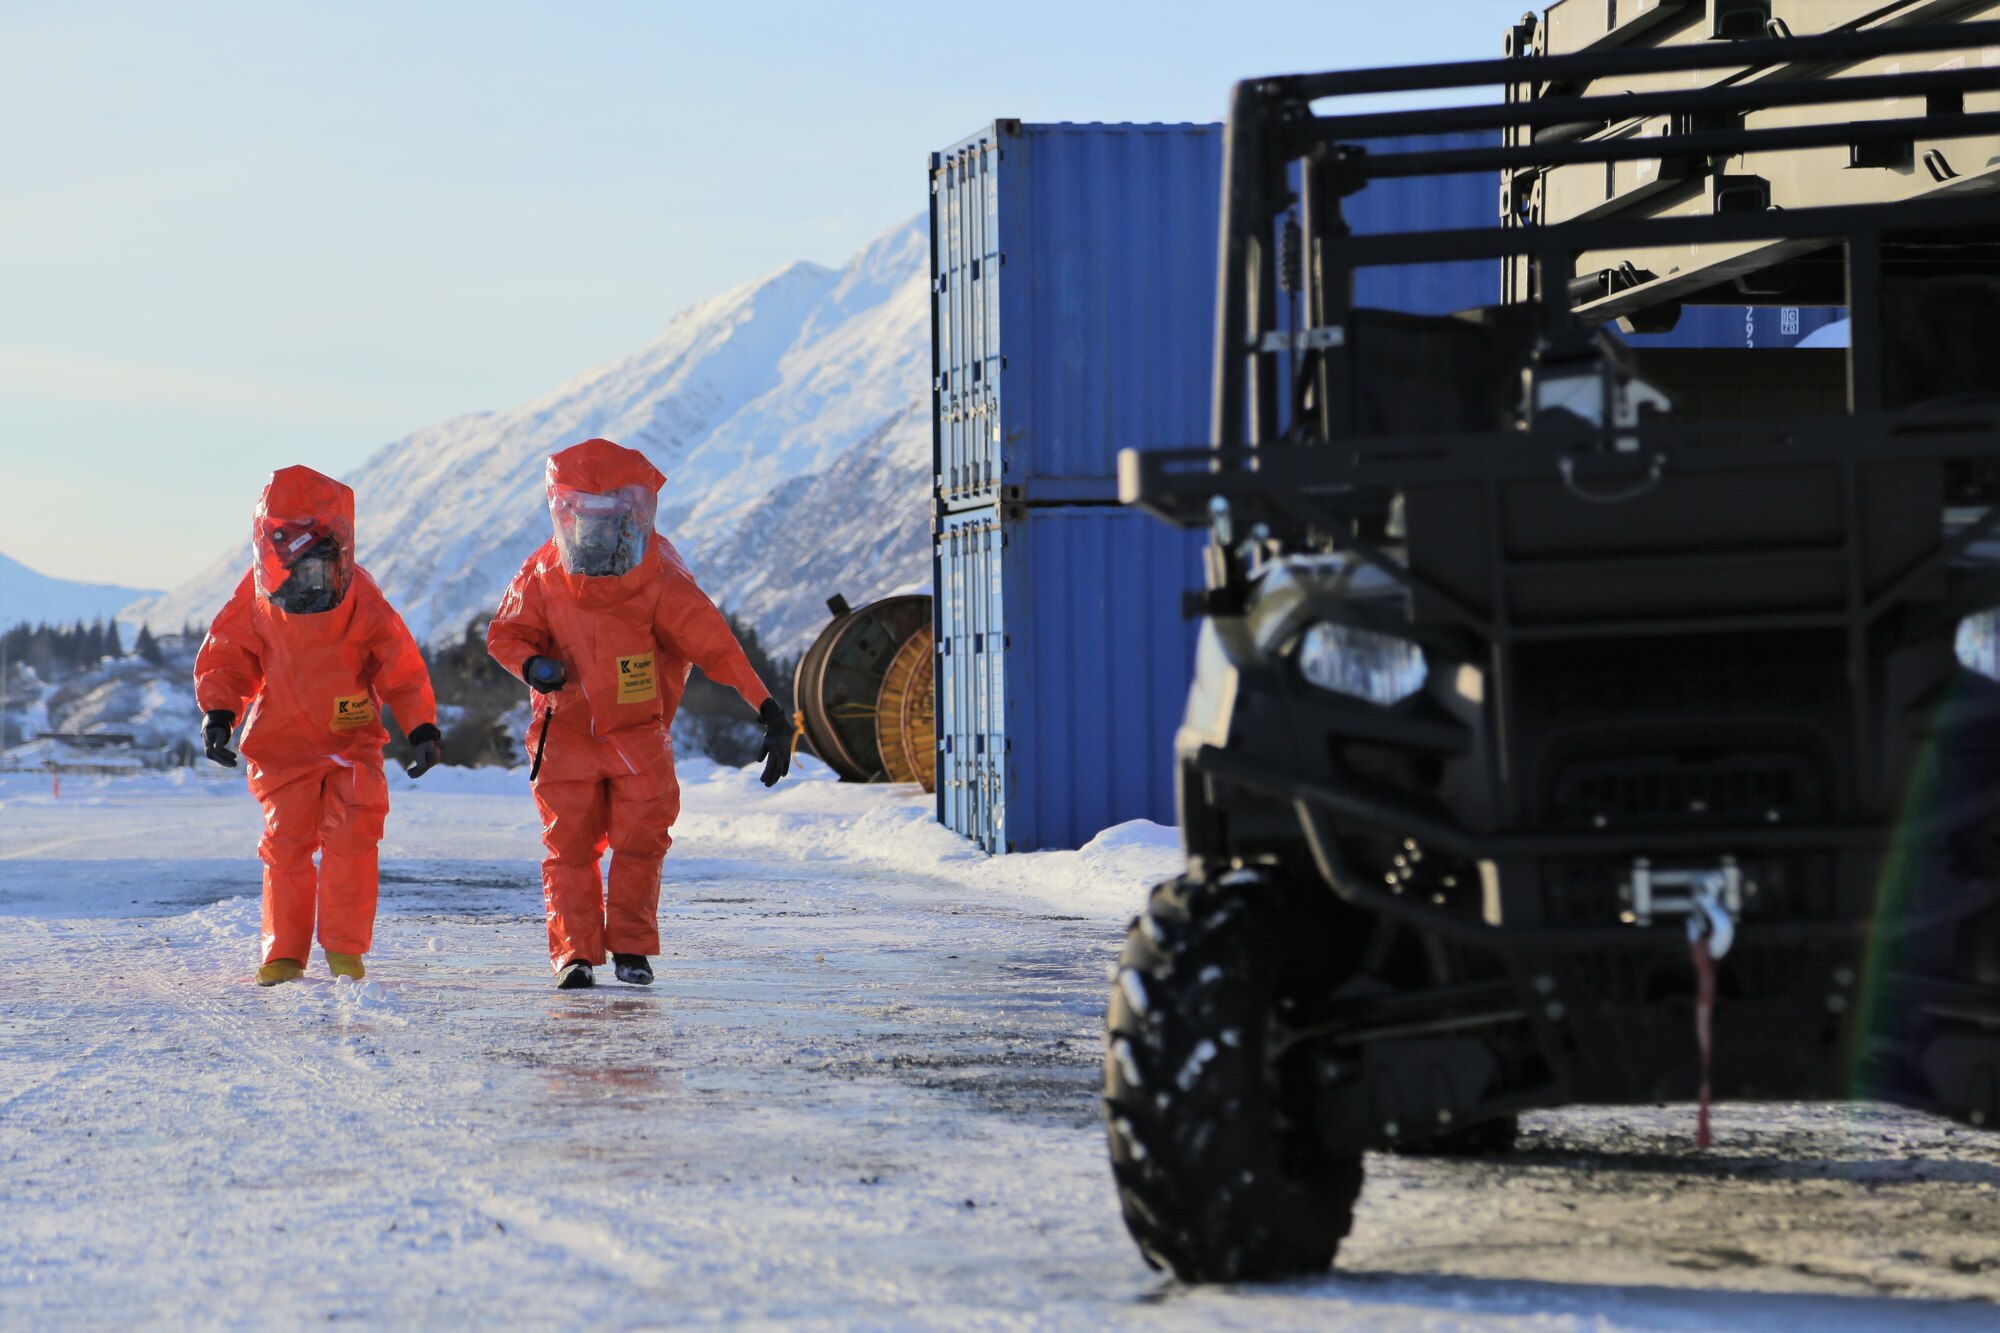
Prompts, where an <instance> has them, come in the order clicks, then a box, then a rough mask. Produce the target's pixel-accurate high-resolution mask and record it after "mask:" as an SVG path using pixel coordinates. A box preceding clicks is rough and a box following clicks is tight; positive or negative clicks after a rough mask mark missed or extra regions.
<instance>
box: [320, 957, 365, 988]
mask: <svg viewBox="0 0 2000 1333" xmlns="http://www.w3.org/2000/svg"><path fill="white" fill-rule="evenodd" d="M326 967H327V971H329V972H331V973H333V975H335V976H336V977H353V978H354V979H355V980H356V981H359V980H361V978H363V977H365V976H367V975H368V969H367V968H365V967H363V966H361V955H360V954H358V953H335V952H334V951H333V950H331V949H328V950H327V951H326Z"/></svg>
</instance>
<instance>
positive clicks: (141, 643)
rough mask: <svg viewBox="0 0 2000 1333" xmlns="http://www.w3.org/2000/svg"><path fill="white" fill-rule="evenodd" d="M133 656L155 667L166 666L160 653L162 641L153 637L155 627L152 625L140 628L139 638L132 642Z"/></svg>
mask: <svg viewBox="0 0 2000 1333" xmlns="http://www.w3.org/2000/svg"><path fill="white" fill-rule="evenodd" d="M132 655H133V656H134V657H138V658H141V659H143V660H144V661H147V662H150V663H152V664H153V665H154V666H164V665H165V662H164V660H163V658H162V655H161V653H160V641H159V640H158V639H155V638H154V637H153V627H152V626H151V625H141V626H139V637H138V638H136V639H134V640H132Z"/></svg>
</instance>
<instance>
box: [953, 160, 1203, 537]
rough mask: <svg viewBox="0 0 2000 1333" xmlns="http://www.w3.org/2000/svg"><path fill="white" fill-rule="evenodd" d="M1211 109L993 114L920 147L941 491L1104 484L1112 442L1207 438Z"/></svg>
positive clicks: (1095, 490)
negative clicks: (1150, 118)
mask: <svg viewBox="0 0 2000 1333" xmlns="http://www.w3.org/2000/svg"><path fill="white" fill-rule="evenodd" d="M1221 180H1222V133H1221V127H1220V126H1216V125H1023V124H1022V123H1020V122H1019V121H1013V120H1001V121H995V122H994V123H993V124H992V125H991V126H989V127H987V128H986V129H984V130H982V131H980V132H979V133H978V134H975V135H973V136H972V137H970V138H968V139H966V140H964V141H963V142H961V143H959V144H956V145H954V146H953V147H951V148H949V149H947V150H945V151H944V152H942V153H937V154H934V155H933V156H932V158H931V292H932V296H931V330H932V357H933V360H932V375H933V380H932V412H933V415H932V422H933V428H934V434H933V441H934V456H933V461H934V464H935V469H936V473H937V478H936V484H937V491H938V495H939V497H940V498H941V499H942V500H943V501H944V503H945V504H946V505H947V506H951V505H965V506H976V505H981V504H989V503H992V502H994V501H995V500H998V499H1006V500H1010V501H1012V500H1025V501H1029V502H1031V503H1044V504H1046V503H1067V502H1073V501H1079V500H1110V499H1113V498H1115V496H1116V494H1117V487H1116V484H1115V482H1114V480H1113V479H1114V478H1115V476H1116V474H1117V466H1116V463H1117V457H1118V451H1119V450H1120V449H1135V448H1160V447H1176V446H1181V447H1184V446H1187V445H1198V444H1202V443H1205V442H1206V441H1207V439H1208V401H1209V379H1210V369H1209V361H1210V340H1211V339H1212V338H1213V337H1214V309H1215V241H1216V232H1217V227H1218V225H1219V222H1218V219H1219V208H1220V193H1219V192H1220V188H1221Z"/></svg>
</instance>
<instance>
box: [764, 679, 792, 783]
mask: <svg viewBox="0 0 2000 1333" xmlns="http://www.w3.org/2000/svg"><path fill="white" fill-rule="evenodd" d="M757 720H758V721H759V722H762V723H763V724H764V744H763V746H762V748H760V749H759V750H758V751H757V757H758V758H759V759H762V760H763V761H764V776H763V778H762V779H761V781H762V782H763V784H764V785H765V786H766V787H775V786H777V785H778V779H779V778H782V777H783V776H785V774H787V773H789V772H791V771H792V746H793V745H794V744H796V743H797V741H798V738H799V732H798V728H797V727H794V726H793V725H792V719H791V716H790V715H789V714H787V713H786V712H785V710H784V708H783V706H782V705H780V704H779V703H778V701H777V700H776V699H766V700H765V701H764V706H763V707H762V708H760V709H758V710H757Z"/></svg>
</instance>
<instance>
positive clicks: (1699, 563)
mask: <svg viewBox="0 0 2000 1333" xmlns="http://www.w3.org/2000/svg"><path fill="white" fill-rule="evenodd" d="M1597 7H1598V9H1600V10H1602V9H1604V8H1605V7H1604V6H1603V5H1602V4H1601V3H1600V4H1599V5H1598V6H1597ZM1632 8H1643V9H1644V10H1645V12H1646V14H1647V15H1650V16H1652V18H1653V19H1655V20H1657V19H1658V17H1659V14H1660V13H1668V14H1669V16H1670V17H1671V16H1672V15H1674V14H1678V15H1679V16H1680V17H1681V19H1684V20H1685V23H1684V24H1683V25H1682V26H1683V28H1686V27H1687V26H1688V25H1694V24H1700V23H1706V22H1709V21H1710V20H1711V19H1714V18H1715V15H1716V14H1718V13H1721V12H1722V11H1727V13H1726V14H1724V17H1729V16H1737V17H1740V15H1741V13H1747V12H1748V11H1749V10H1750V9H1752V8H1754V6H1748V5H1734V6H1730V5H1722V6H1716V5H1712V4H1711V5H1702V4H1672V3H1667V2H1666V0H1662V3H1661V4H1659V5H1657V6H1645V7H1640V6H1633V7H1632ZM1768 8H1769V6H1768V5H1767V6H1766V9H1768ZM1861 8H1863V9H1866V8H1868V7H1866V6H1863V7H1861ZM1895 8H1896V6H1891V5H1883V6H1876V7H1874V9H1875V17H1876V18H1878V19H1879V17H1880V12H1881V11H1884V10H1893V9H1895ZM1905 8H1907V9H1908V10H1909V11H1910V14H1913V15H1917V16H1919V17H1926V18H1934V17H1936V16H1938V15H1941V14H1943V15H1946V16H1948V17H1949V16H1952V15H1950V14H1949V13H1948V11H1952V10H1954V9H1957V10H1960V11H1964V10H1967V9H1972V10H1982V9H1993V8H1995V7H1994V6H1991V5H1988V6H1969V7H1968V6H1963V5H1961V6H1956V7H1954V6H1952V5H1948V4H1938V3H1935V2H1933V3H1928V4H1917V5H1911V6H1906V7H1905ZM1608 12H1609V13H1610V14H1613V15H1615V13H1616V10H1615V9H1613V10H1610V11H1608ZM1908 16H1909V15H1905V17H1908ZM1956 16H1957V17H1963V16H1964V15H1963V14H1962V13H1961V14H1958V15H1956ZM1715 21H1716V22H1717V23H1718V24H1719V23H1720V20H1719V19H1716V20H1715ZM1606 22H1607V23H1610V22H1615V20H1612V19H1607V20H1606ZM1664 34H1665V30H1663V29H1660V28H1657V27H1656V28H1655V30H1654V31H1653V33H1652V35H1651V36H1649V37H1647V39H1646V40H1645V41H1644V42H1640V41H1638V40H1636V38H1637V36H1638V34H1627V36H1629V37H1632V38H1634V40H1623V41H1621V40H1620V39H1619V35H1618V34H1617V33H1616V32H1615V31H1614V32H1610V33H1608V34H1607V35H1606V37H1605V38H1603V39H1601V40H1599V39H1593V40H1592V41H1591V42H1589V43H1585V44H1584V46H1585V49H1582V50H1580V51H1579V52H1577V53H1574V54H1546V53H1545V52H1546V51H1547V49H1548V47H1547V43H1546V42H1545V41H1543V40H1542V34H1540V33H1539V32H1538V30H1537V27H1536V24H1535V21H1534V20H1533V19H1532V18H1531V19H1529V20H1526V21H1524V23H1523V24H1522V26H1520V27H1518V28H1516V29H1515V30H1514V33H1513V35H1512V37H1511V38H1510V42H1509V56H1508V58H1506V59H1503V60H1496V61H1486V62H1475V63H1467V64H1458V65H1440V66H1424V67H1413V68H1407V69H1388V70H1370V71H1362V72H1357V73H1349V74H1319V75H1300V76H1288V77H1279V78H1269V79H1257V80H1251V81H1248V82H1245V83H1242V84H1240V85H1238V86H1237V88H1236V90H1235V94H1234V98H1233V101H1232V104H1231V108H1230V116H1229V125H1228V139H1227V150H1226V151H1227V157H1226V166H1225V185H1224V205H1223V207H1224V212H1223V219H1224V220H1223V232H1222V246H1223V253H1222V259H1221V264H1220V276H1219V283H1220V287H1219V308H1218V316H1217V333H1216V364H1215V386H1216V387H1215V428H1214V440H1213V443H1212V446H1211V447H1208V448H1202V449H1188V450H1180V451H1169V452H1164V453H1146V454H1127V455H1126V456H1125V458H1124V459H1123V477H1122V485H1123V491H1124V498H1125V500H1126V501H1127V502H1128V503H1134V504H1138V505H1140V506H1142V507H1144V508H1145V509H1147V510H1149V511H1150V512H1152V513H1154V514H1156V515H1158V516H1160V517H1162V518H1165V519H1167V520H1170V521H1172V522H1175V523H1178V524H1182V525H1186V526H1205V527H1208V528H1209V529H1211V530H1212V532H1213V534H1214V540H1213V542H1212V543H1211V547H1210V559H1209V573H1208V582H1207V586H1206V588H1205V589H1204V590H1203V591H1201V592H1200V593H1198V594H1195V595H1194V597H1193V598H1192V603H1193V604H1192V605H1191V612H1192V613H1194V614H1198V615H1199V616H1201V617H1202V619H1203V626H1202V632H1201V636H1200V649H1199V661H1198V666H1197V672H1196V679H1195V684H1194V687H1193V691H1192V694H1191V696H1190V699H1189V702H1188V711H1187V718H1186V723H1185V725H1184V727H1183V729H1182V731H1181V733H1180V738H1179V745H1178V756H1177V762H1178V764H1179V771H1180V775H1181V788H1180V790H1181V819H1182V827H1183V829H1184V834H1185V839H1186V845H1187V853H1188V865H1187V870H1186V873H1185V874H1184V875H1183V876H1181V877H1180V878H1178V879H1176V880H1173V881H1171V882H1169V883H1166V884H1162V885H1160V886H1159V887H1158V888H1157V889H1155V890H1154V892H1153V897H1152V900H1151V903H1150V905H1149V906H1148V908H1147V910H1146V912H1145V914H1144V915H1143V916H1141V917H1140V918H1138V919H1137V921H1135V923H1134V924H1133V928H1132V931H1131V935H1130V938H1129V940H1128V941H1127V943H1126V945H1125V949H1124V952H1123V954H1122V956H1121V959H1120V963H1119V971H1118V977H1117V982H1116V986H1115V990H1114V993H1113V996H1112V1000H1111V1009H1110V1015H1109V1018H1108V1023H1107V1026H1108V1031H1107V1038H1106V1040H1107V1052H1106V1063H1105V1083H1104V1104H1105V1112H1106V1118H1107V1121H1108V1125H1109V1131H1110V1143H1111V1156H1112V1162H1113V1166H1114V1169H1115V1172H1116V1176H1117V1181H1118V1186H1119V1192H1120V1195H1121V1198H1122V1200H1123V1205H1124V1211H1125V1217H1126V1221H1127V1223H1128V1225H1129V1226H1130V1228H1131V1231H1132V1233H1133V1235H1134V1236H1135V1237H1136V1238H1137V1240H1138V1242H1139V1245H1140V1247H1141V1249H1142V1250H1143V1251H1144V1253H1145V1255H1146V1256H1147V1257H1148V1259H1149V1260H1151V1261H1153V1262H1155V1263H1156V1264H1159V1265H1163V1266H1167V1267H1171V1268H1172V1269H1173V1270H1174V1271H1175V1272H1176V1273H1177V1274H1179V1275H1180V1276H1181V1277H1182V1278H1184V1279H1188V1280H1198V1281H1199V1280H1229V1279H1236V1278H1255V1277H1267V1276H1276V1275H1281V1274H1287V1273H1296V1272H1305V1271H1312V1270H1315V1269H1321V1268H1324V1267H1325V1266H1326V1265H1327V1264H1328V1263H1329V1262H1330V1261H1331V1259H1332V1257H1333V1254H1334V1250H1335V1248H1336V1246H1337V1245H1338V1243H1339V1242H1340V1240H1341V1238H1342V1237H1343V1236H1344V1235H1345V1234H1346V1233H1347V1230H1348V1227H1349V1223H1350V1218H1351V1212H1352V1206H1353V1204H1354V1201H1355V1198H1356V1196H1357V1194H1358V1192H1359V1190H1360V1188H1361V1179H1362V1154H1363V1153H1364V1151H1366V1150H1371V1149H1375V1150H1380V1149H1401V1150H1411V1151H1419V1152H1422V1151H1432V1152H1465V1151H1474V1152H1491V1151H1500V1150H1504V1149H1505V1148H1506V1147H1507V1146H1508V1145H1509V1144H1510V1143H1511V1142H1512V1139H1513V1136H1514V1126H1515V1120H1514V1117H1515V1116H1516V1115H1517V1114H1518V1113H1520V1112H1522V1111H1524V1110H1528V1109H1531V1108H1540V1107H1555V1106H1562V1105H1567V1104H1576V1103H1608V1104H1616V1103H1638V1102H1655V1101H1660V1100H1688V1101H1693V1100H1695V1099H1696V1098H1697V1097H1698V1096H1704V1095H1705V1092H1706V1091H1708V1090H1712V1094H1713V1096H1714V1097H1715V1098H1717V1099H1724V1100H1775V1099H1835V1098H1848V1097H1866V1098H1881V1099H1886V1100H1888V1101H1892V1102H1897V1103H1901V1104H1904V1105H1907V1106H1913V1107H1921V1108H1929V1109H1933V1110H1936V1111H1939V1112H1942V1113H1944V1114H1947V1115H1951V1116H1955V1117H1959V1118H1961V1119H1963V1120H1965V1121H1968V1122H1970V1123H1972V1124H1988V1125H1992V1124H2000V684H1996V683H1995V682H1996V680H2000V613H1996V610H1995V608H1996V607H2000V533H1996V529H2000V195H1996V194H1994V193H1992V192H1990V190H1989V187H1990V186H1992V185H1994V184H1995V183H2000V167H1996V166H1994V165H1989V164H1996V163H2000V68H1988V67H1986V66H1984V65H1983V64H1982V60H1981V52H1982V49H1983V48H1984V49H1995V48H2000V23H1992V22H1977V23H1975V22H1964V23H1950V24H1932V25H1930V26H1909V25H1902V26H1899V25H1897V24H1896V23H1893V22H1882V21H1873V20H1871V21H1870V22H1868V23H1867V24H1865V25H1862V26H1854V27H1850V28H1848V29H1846V30H1840V31H1833V32H1827V33H1819V34H1813V35H1799V36H1790V35H1785V31H1784V28H1783V25H1782V24H1778V23H1776V22H1775V21H1773V22H1771V23H1769V24H1764V25H1761V26H1760V25H1750V26H1749V27H1745V26H1744V25H1742V24H1740V23H1736V22H1735V21H1734V19H1733V18H1732V19H1731V26H1730V27H1729V30H1728V31H1723V30H1722V29H1721V28H1720V27H1718V29H1717V31H1715V32H1708V31H1706V30H1705V29H1704V30H1701V31H1696V32H1694V33H1693V34H1692V35H1693V36H1694V37H1696V38H1699V39H1700V40H1689V41H1682V42H1678V43H1674V42H1670V41H1665V40H1664ZM1768 34H1777V35H1768ZM1905 71H1907V72H1905ZM1491 85H1501V86H1504V87H1506V88H1507V90H1508V92H1507V97H1506V99H1505V101H1504V102H1502V103H1495V104H1488V105H1484V106H1472V107H1456V108H1446V109H1438V110H1426V111H1399V112H1389V113H1368V114H1321V112H1322V110H1323V109H1325V107H1326V106H1327V104H1328V103H1329V102H1330V101H1333V100H1334V99H1339V98H1342V97H1346V96H1351V95H1356V94H1372V93H1398V92H1403V93H1406V92H1411V91H1421V90H1437V89H1448V88H1458V87H1477V86H1491ZM1807 113H1816V114H1807ZM1481 132H1483V133H1485V134H1486V135H1487V136H1488V137H1487V139H1486V141H1485V142H1484V144H1483V146H1482V144H1481V143H1479V142H1471V143H1468V142H1467V141H1466V140H1465V137H1464V136H1465V135H1466V134H1468V133H1481ZM1414 135H1445V136H1453V137H1452V138H1450V139H1449V140H1436V139H1433V140H1430V141H1428V146H1427V144H1426V142H1425V141H1415V142H1413V141H1411V140H1409V139H1408V138H1407V137H1405V136H1414ZM1389 139H1397V140H1398V143H1397V144H1395V145H1385V144H1384V142H1383V141H1385V140H1389ZM1370 143H1372V145H1373V146H1372V148H1370V147H1366V146H1364V145H1367V144H1370ZM1814 154H1817V156H1812V155H1814ZM1829 158H1831V159H1837V161H1830V160H1829ZM1816 162H1817V163H1827V164H1828V165H1827V169H1826V171H1825V172H1824V173H1823V174H1818V175H1816V174H1815V173H1816V171H1818V168H1816V167H1814V166H1813V164H1814V163H1816ZM1801 164H1803V166H1802V165H1801ZM1475 171H1479V172H1497V173H1498V174H1499V178H1500V181H1501V190H1500V199H1501V212H1500V217H1499V219H1498V223H1499V225H1496V226H1493V227H1490V228H1479V229H1471V230H1445V231H1440V230H1426V229H1424V228H1423V227H1422V226H1421V225H1415V224H1413V225H1412V226H1411V227H1410V228H1409V229H1408V230H1403V231H1399V232H1394V233H1389V234H1370V235H1356V234H1352V233H1351V232H1350V231H1349V230H1348V228H1347V227H1346V226H1345V225H1344V224H1343V221H1342V212H1343V200H1345V199H1348V198H1349V197H1351V196H1353V195H1355V194H1356V193H1357V192H1359V191H1364V190H1368V189H1370V188H1375V186H1376V183H1377V182H1380V181H1384V180H1389V179H1393V178H1398V177H1411V176H1423V175H1440V174H1449V173H1458V172H1475ZM1566 172H1567V173H1569V174H1568V175H1562V174H1561V173H1566ZM1843 172H1845V173H1847V174H1844V175H1843V174H1841V173H1843ZM1577 173H1582V174H1583V179H1584V180H1585V181H1586V182H1595V184H1592V185H1590V186H1589V188H1590V189H1592V190H1596V191H1598V192H1599V193H1598V194H1597V196H1596V198H1595V200H1594V201H1592V200H1591V199H1588V198H1586V199H1585V202H1584V203H1582V204H1577V203H1576V202H1575V201H1576V199H1577V197H1578V195H1577V191H1576V189H1575V188H1574V187H1575V183H1576V181H1577V179H1578V176H1577ZM1592 173H1594V175H1593V174H1592ZM1827 199H1833V200H1838V201H1843V202H1833V203H1828V202H1825V201H1826V200H1827ZM1564 200H1568V201H1569V202H1567V203H1564V202H1562V201H1564ZM1464 260H1482V261H1491V262H1493V263H1495V264H1497V265H1501V266H1502V267H1503V270H1504V272H1505V274H1506V279H1505V283H1506V285H1505V287H1504V289H1503V290H1505V291H1506V293H1507V296H1508V298H1509V299H1508V300H1507V301H1504V302H1503V303H1502V304H1500V305H1499V306H1496V307H1493V308H1487V309H1480V310H1472V311H1465V312H1462V313H1460V314H1458V315H1453V316H1439V317H1421V316H1413V315H1407V314H1399V313H1394V312H1386V311H1379V310H1369V309H1359V308H1355V307H1354V305H1353V302H1352V299H1351V293H1352V291H1353V276H1354V272H1355V270H1356V269H1357V268H1359V267H1365V266H1369V265H1381V264H1415V263H1436V262H1442V261H1464ZM1759 302H1769V303H1779V302H1782V303H1783V304H1786V305H1798V304H1814V303H1821V304H1829V305H1844V306H1846V307H1848V309H1849V311H1850V315H1851V331H1850V337H1849V342H1850V346H1849V347H1848V348H1846V349H1844V350H1843V349H1840V348H1838V347H1835V348H1833V349H1831V350H1825V349H1814V348H1794V349H1782V350H1779V349H1769V350H1767V349H1747V348H1746V349H1741V350H1731V349H1723V350H1714V349H1709V350H1679V349H1672V348H1653V349H1642V348H1636V347H1632V346H1628V345H1627V344H1626V343H1625V342H1624V341H1623V340H1622V339H1621V337H1620V336H1619V331H1618V329H1617V328H1614V327H1612V326H1611V325H1610V323H1609V322H1610V321H1614V320H1623V321H1624V324H1623V326H1622V327H1623V328H1624V330H1625V332H1626V333H1628V334H1629V333H1630V332H1631V331H1632V330H1634V329H1637V330H1642V331H1643V330H1648V329H1652V330H1658V329H1661V328H1664V327H1666V326H1668V325H1670V324H1671V323H1672V322H1673V319H1674V317H1675V313H1676V311H1677V309H1678V307H1679V306H1680V305H1682V304H1699V303H1727V304H1733V305H1736V306H1739V307H1740V306H1742V305H1744V304H1745V303H1759ZM1711 1019H1712V1033H1713V1042H1712V1050H1711V1052H1710V1054H1709V1055H1707V1056H1706V1057H1705V1056H1704V1052H1703V1048H1702V1043H1701V1042H1700V1041H1699V1040H1698V1033H1697V1029H1698V1020H1701V1021H1703V1022H1707V1021H1709V1020H1711ZM1703 1105H1704V1108H1705V1105H1706V1102H1705V1100H1704V1102H1703ZM1690 1119H1691V1122H1692V1119H1693V1117H1692V1116H1691V1117H1690ZM1691 1129H1692V1123H1691ZM1691 1139H1692V1135H1691Z"/></svg>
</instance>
